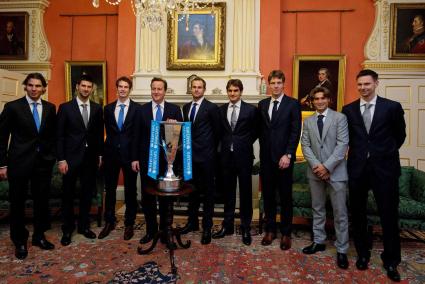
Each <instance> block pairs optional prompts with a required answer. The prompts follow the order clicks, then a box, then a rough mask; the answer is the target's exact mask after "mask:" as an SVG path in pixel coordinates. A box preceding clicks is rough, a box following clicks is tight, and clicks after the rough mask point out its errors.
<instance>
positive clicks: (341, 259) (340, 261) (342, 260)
mask: <svg viewBox="0 0 425 284" xmlns="http://www.w3.org/2000/svg"><path fill="white" fill-rule="evenodd" d="M336 264H337V265H338V267H339V268H342V269H347V268H348V258H347V255H346V254H345V253H339V252H338V253H337V254H336Z"/></svg>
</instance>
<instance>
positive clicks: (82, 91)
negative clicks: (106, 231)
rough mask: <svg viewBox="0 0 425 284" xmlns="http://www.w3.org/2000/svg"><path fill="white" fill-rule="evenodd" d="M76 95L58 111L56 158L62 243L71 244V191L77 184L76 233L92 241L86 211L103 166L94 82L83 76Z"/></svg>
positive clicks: (72, 222)
mask: <svg viewBox="0 0 425 284" xmlns="http://www.w3.org/2000/svg"><path fill="white" fill-rule="evenodd" d="M76 88H77V90H78V95H77V97H75V98H74V99H72V100H71V101H69V102H66V103H63V104H61V105H60V106H59V110H58V123H57V126H58V127H57V135H58V139H57V157H58V169H59V172H60V173H62V175H63V179H62V180H63V199H62V214H63V218H64V223H63V225H62V232H63V235H62V239H61V243H62V245H64V246H67V245H69V244H70V243H71V236H72V232H73V231H74V229H75V217H74V195H75V194H74V191H75V184H76V182H77V179H79V180H80V186H81V191H80V195H79V197H78V198H79V202H80V204H79V205H80V210H79V216H78V217H79V218H78V233H79V234H82V235H84V236H85V237H86V238H89V239H94V238H96V234H95V233H94V232H93V231H91V230H90V221H89V211H90V206H91V200H92V198H93V196H94V195H95V191H96V172H97V169H98V168H99V167H100V166H101V164H102V155H103V110H102V106H101V105H99V104H97V103H94V102H92V101H90V100H89V98H90V95H91V94H92V92H93V79H92V78H91V77H90V76H89V75H82V76H81V77H80V79H79V80H78V83H77V85H76Z"/></svg>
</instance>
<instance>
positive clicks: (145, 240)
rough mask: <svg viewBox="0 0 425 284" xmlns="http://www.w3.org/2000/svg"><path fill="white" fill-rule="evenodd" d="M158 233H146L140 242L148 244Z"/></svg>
mask: <svg viewBox="0 0 425 284" xmlns="http://www.w3.org/2000/svg"><path fill="white" fill-rule="evenodd" d="M155 234H156V233H146V235H144V236H143V238H141V239H140V241H139V243H140V244H142V245H143V244H147V243H149V242H150V241H152V240H153V237H154V236H155Z"/></svg>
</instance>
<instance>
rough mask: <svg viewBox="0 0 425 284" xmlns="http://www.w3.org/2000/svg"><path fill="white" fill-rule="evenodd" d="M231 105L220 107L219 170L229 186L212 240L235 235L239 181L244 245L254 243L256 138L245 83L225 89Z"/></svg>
mask: <svg viewBox="0 0 425 284" xmlns="http://www.w3.org/2000/svg"><path fill="white" fill-rule="evenodd" d="M226 90H227V96H228V97H229V102H228V103H226V104H224V105H222V106H221V107H220V113H219V115H220V129H221V131H220V143H221V156H220V157H221V159H220V166H221V167H220V168H221V169H222V173H223V180H224V181H225V182H224V184H225V186H226V189H225V191H224V192H225V193H224V194H225V197H224V219H223V223H222V227H221V229H220V230H219V231H218V232H216V233H214V234H213V235H212V238H213V239H219V238H223V237H224V236H225V235H232V234H233V233H234V219H235V205H236V182H237V180H239V199H240V215H241V232H242V242H243V243H244V244H245V245H250V244H251V241H252V239H251V233H250V230H251V221H252V163H253V159H254V150H253V146H252V144H253V143H254V142H255V140H256V139H257V129H258V127H257V126H258V118H259V117H258V112H257V108H256V107H254V106H252V105H250V104H248V103H246V102H244V101H243V100H241V96H242V92H243V84H242V81H241V80H239V79H231V80H229V81H228V82H227V86H226Z"/></svg>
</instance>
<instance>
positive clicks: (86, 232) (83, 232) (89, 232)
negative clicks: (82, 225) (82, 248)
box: [78, 229, 96, 239]
mask: <svg viewBox="0 0 425 284" xmlns="http://www.w3.org/2000/svg"><path fill="white" fill-rule="evenodd" d="M78 233H79V234H81V235H83V236H84V237H86V238H87V239H96V234H95V233H94V232H93V231H92V230H90V229H85V230H78Z"/></svg>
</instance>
